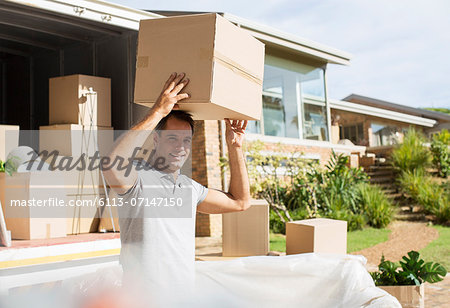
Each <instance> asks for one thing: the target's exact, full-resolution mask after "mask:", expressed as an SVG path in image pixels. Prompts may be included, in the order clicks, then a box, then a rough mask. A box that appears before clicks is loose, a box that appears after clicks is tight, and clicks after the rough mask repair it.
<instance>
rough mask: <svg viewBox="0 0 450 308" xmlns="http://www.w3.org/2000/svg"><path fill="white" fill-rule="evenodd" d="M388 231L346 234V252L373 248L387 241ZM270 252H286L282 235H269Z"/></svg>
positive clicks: (284, 238)
mask: <svg viewBox="0 0 450 308" xmlns="http://www.w3.org/2000/svg"><path fill="white" fill-rule="evenodd" d="M390 232H391V231H390V230H388V229H375V228H366V229H363V230H358V231H352V232H348V233H347V252H349V253H350V252H354V251H358V250H361V249H364V248H368V247H371V246H374V245H376V244H378V243H381V242H385V241H387V240H388V235H389V233H390ZM270 250H272V251H281V252H285V251H286V237H285V236H284V235H283V234H278V233H272V232H271V233H270Z"/></svg>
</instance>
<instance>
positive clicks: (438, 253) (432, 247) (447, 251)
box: [419, 226, 450, 271]
mask: <svg viewBox="0 0 450 308" xmlns="http://www.w3.org/2000/svg"><path fill="white" fill-rule="evenodd" d="M433 228H435V229H437V230H438V231H439V237H438V238H437V239H436V240H434V241H432V242H431V243H430V244H428V245H427V247H425V248H424V249H422V250H420V251H419V252H420V256H421V258H423V259H424V260H425V261H426V262H430V261H432V262H438V263H440V264H441V265H443V266H444V267H445V268H446V269H447V271H450V227H444V226H433Z"/></svg>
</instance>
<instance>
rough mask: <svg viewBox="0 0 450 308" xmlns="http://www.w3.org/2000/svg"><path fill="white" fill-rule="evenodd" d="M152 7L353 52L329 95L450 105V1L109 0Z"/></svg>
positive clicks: (333, 72) (334, 71) (331, 71)
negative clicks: (213, 16) (232, 18)
mask: <svg viewBox="0 0 450 308" xmlns="http://www.w3.org/2000/svg"><path fill="white" fill-rule="evenodd" d="M109 1H110V2H114V3H118V4H122V5H126V6H129V7H133V8H137V9H146V10H178V11H207V12H209V11H211V12H226V13H231V14H233V15H237V16H239V17H242V18H245V19H248V20H250V21H253V22H256V23H259V24H263V25H266V26H270V27H272V28H275V29H277V30H281V31H283V32H287V33H289V34H293V35H296V36H298V37H301V38H305V39H308V40H312V41H315V42H318V43H320V44H323V45H326V46H329V47H333V48H336V49H339V50H342V51H345V52H347V53H350V54H351V55H352V58H351V61H350V65H349V66H342V65H336V64H330V65H329V66H328V70H327V74H328V76H327V79H328V80H327V82H328V96H329V97H330V98H332V99H343V98H344V97H346V96H347V95H349V94H351V93H354V94H359V95H364V96H369V97H372V98H376V99H381V100H386V101H389V102H393V103H397V104H402V105H408V106H412V107H421V108H422V107H444V108H450V76H448V75H449V74H450V0H421V1H416V0H407V1H405V0H376V1H374V0H322V1H321V0H259V1H254V0H249V1H243V0H226V1H222V0H214V1H212V0H210V1H206V0H200V1H195V0H191V1H180V0H164V1H153V0H150V1H149V0H109Z"/></svg>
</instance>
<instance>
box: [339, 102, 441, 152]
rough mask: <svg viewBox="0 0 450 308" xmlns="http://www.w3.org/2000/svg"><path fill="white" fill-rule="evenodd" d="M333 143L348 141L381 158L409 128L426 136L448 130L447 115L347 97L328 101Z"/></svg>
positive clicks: (399, 140)
mask: <svg viewBox="0 0 450 308" xmlns="http://www.w3.org/2000/svg"><path fill="white" fill-rule="evenodd" d="M330 108H331V118H332V132H334V135H333V136H334V139H333V142H335V143H337V142H339V140H345V139H346V140H350V141H351V142H352V143H354V144H356V145H362V146H366V147H367V149H366V150H367V152H369V153H375V154H378V155H379V156H385V155H386V154H387V152H389V151H390V150H391V149H392V146H393V145H395V144H397V143H399V142H401V141H402V139H403V136H404V133H405V132H406V131H407V130H408V128H409V127H410V126H412V127H414V128H416V129H417V130H419V131H422V132H423V133H424V134H425V135H426V136H428V137H429V136H430V135H432V134H434V133H436V132H439V131H441V130H442V129H449V128H450V115H448V114H445V113H441V112H435V111H429V110H426V109H420V108H413V107H408V106H404V105H399V104H394V103H391V102H386V101H383V100H379V99H374V98H370V97H365V96H362V95H357V94H351V95H349V96H347V97H345V98H344V99H343V100H341V101H337V100H331V101H330Z"/></svg>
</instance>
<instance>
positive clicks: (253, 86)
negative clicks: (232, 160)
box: [134, 13, 264, 120]
mask: <svg viewBox="0 0 450 308" xmlns="http://www.w3.org/2000/svg"><path fill="white" fill-rule="evenodd" d="M172 72H178V73H181V72H185V73H186V75H187V77H188V78H189V79H190V82H189V84H188V85H187V86H186V87H185V89H184V90H183V92H184V91H185V92H187V93H189V94H190V98H189V99H185V100H183V101H181V102H180V103H179V106H180V109H182V110H186V111H188V112H190V113H192V114H193V116H194V119H196V120H220V119H224V118H231V119H239V120H259V119H260V117H261V112H262V81H263V73H264V44H263V43H261V42H260V41H258V40H257V39H256V38H254V37H253V36H252V35H251V34H249V33H248V32H246V31H245V30H243V29H241V28H239V27H237V26H235V25H234V24H232V23H231V22H229V21H228V20H227V19H225V18H224V17H222V16H220V15H218V14H215V13H210V14H196V15H187V16H176V17H168V18H155V19H149V20H142V21H141V22H140V27H139V38H138V51H137V63H136V84H135V92H134V101H135V103H138V104H142V105H145V106H149V107H151V106H152V105H153V104H154V103H155V101H156V99H157V98H158V96H159V95H160V93H161V90H162V87H163V86H164V83H165V81H166V80H167V78H168V77H169V75H170V74H171V73H172Z"/></svg>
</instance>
